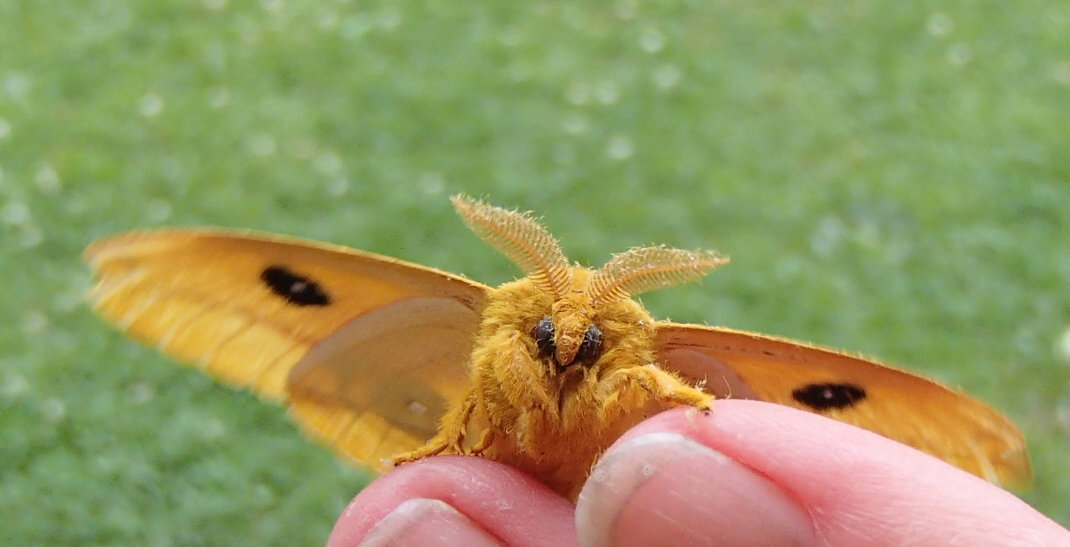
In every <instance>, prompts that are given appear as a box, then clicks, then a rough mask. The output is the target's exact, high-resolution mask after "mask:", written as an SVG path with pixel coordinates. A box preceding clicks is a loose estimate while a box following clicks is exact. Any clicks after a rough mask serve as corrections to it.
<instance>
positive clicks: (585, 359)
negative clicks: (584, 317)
mask: <svg viewBox="0 0 1070 547" xmlns="http://www.w3.org/2000/svg"><path fill="white" fill-rule="evenodd" d="M600 353H602V331H601V330H599V329H598V327H596V326H594V325H591V326H589V327H587V331H586V332H584V333H583V342H580V349H579V351H577V352H576V361H578V362H580V363H588V364H590V363H593V362H594V361H595V359H598V355H599V354H600Z"/></svg>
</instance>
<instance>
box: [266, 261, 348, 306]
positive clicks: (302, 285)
mask: <svg viewBox="0 0 1070 547" xmlns="http://www.w3.org/2000/svg"><path fill="white" fill-rule="evenodd" d="M260 280H261V281H263V282H264V284H265V285H267V286H268V288H269V289H271V292H273V293H275V294H277V295H279V296H281V297H283V298H285V299H286V301H287V302H289V303H290V304H293V305H295V306H329V305H330V304H331V297H330V296H329V295H328V294H327V293H326V292H325V291H324V290H323V288H322V287H320V286H319V283H316V282H315V281H313V280H311V279H309V278H308V277H305V276H303V275H299V274H296V273H294V272H293V271H291V270H290V269H288V268H286V267H285V266H268V267H267V268H264V271H262V272H260Z"/></svg>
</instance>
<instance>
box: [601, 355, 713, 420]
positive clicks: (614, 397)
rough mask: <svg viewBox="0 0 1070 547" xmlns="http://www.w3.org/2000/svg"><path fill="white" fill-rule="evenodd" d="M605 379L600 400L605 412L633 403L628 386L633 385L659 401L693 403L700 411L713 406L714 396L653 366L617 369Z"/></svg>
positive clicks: (634, 402)
mask: <svg viewBox="0 0 1070 547" xmlns="http://www.w3.org/2000/svg"><path fill="white" fill-rule="evenodd" d="M608 380H609V383H607V384H606V385H605V386H606V387H605V388H602V389H600V391H601V392H602V393H603V394H604V397H603V403H602V408H603V411H604V412H605V411H609V410H610V409H612V408H613V407H622V406H623V407H630V406H633V405H635V404H636V402H637V401H635V399H634V397H635V395H636V394H635V391H634V389H631V388H632V387H633V386H638V387H640V388H642V389H643V390H644V391H646V392H647V393H649V394H650V395H653V396H654V398H655V399H657V400H658V401H659V402H662V403H669V404H673V405H678V406H685V405H686V406H693V407H695V408H697V409H699V410H710V409H711V408H713V395H710V394H709V393H706V392H704V391H702V390H699V389H696V388H695V387H693V386H691V385H689V384H688V383H687V382H684V381H683V380H681V379H679V378H677V377H676V376H675V375H673V374H672V373H669V372H666V371H664V370H662V369H660V368H658V367H657V366H655V365H647V366H642V367H631V368H627V369H623V370H618V371H616V372H614V373H613V374H612V375H610V376H609V378H608Z"/></svg>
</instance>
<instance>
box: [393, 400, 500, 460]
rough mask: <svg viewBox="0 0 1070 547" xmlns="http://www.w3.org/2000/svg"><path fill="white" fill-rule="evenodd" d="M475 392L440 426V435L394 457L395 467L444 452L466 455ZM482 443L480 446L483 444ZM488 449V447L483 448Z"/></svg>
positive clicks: (474, 403)
mask: <svg viewBox="0 0 1070 547" xmlns="http://www.w3.org/2000/svg"><path fill="white" fill-rule="evenodd" d="M476 402H477V401H476V395H475V392H470V393H469V394H468V396H467V397H465V398H464V401H462V402H461V404H460V405H459V406H455V407H453V408H452V409H451V410H450V411H449V412H447V413H446V415H445V416H443V417H442V423H440V424H439V426H438V433H437V434H435V436H434V437H431V440H429V441H427V444H425V445H423V446H421V447H419V448H417V449H416V450H412V451H409V452H405V453H404V454H398V455H397V456H394V465H400V464H403V463H408V462H412V461H416V460H420V459H423V458H427V457H430V456H437V455H439V454H441V453H443V452H445V453H447V454H464V447H463V443H464V435H465V431H466V430H467V429H468V419H469V418H471V417H472V411H473V410H475V408H476ZM482 441H483V440H481V441H480V445H482V444H483V442H482ZM483 449H486V447H483Z"/></svg>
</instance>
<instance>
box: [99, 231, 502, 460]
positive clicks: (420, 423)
mask: <svg viewBox="0 0 1070 547" xmlns="http://www.w3.org/2000/svg"><path fill="white" fill-rule="evenodd" d="M85 257H86V260H87V261H88V262H89V264H90V267H91V268H92V269H93V271H94V273H95V275H96V276H97V278H98V284H97V286H96V287H94V289H93V292H92V294H91V297H92V299H93V301H94V306H95V308H96V310H97V312H98V313H100V314H101V315H102V316H104V317H105V318H106V319H108V320H109V321H111V322H112V323H114V324H115V325H117V326H118V327H119V328H120V329H121V330H123V331H124V332H126V333H127V334H129V335H131V336H133V337H135V338H137V339H139V340H141V341H143V342H146V343H148V344H151V345H154V346H156V347H157V348H158V349H159V350H160V351H162V352H163V353H166V354H168V355H170V356H172V357H175V358H177V359H179V360H181V361H185V362H187V363H190V364H194V365H196V366H199V367H201V368H203V369H205V370H206V371H207V372H209V373H210V374H212V375H213V376H216V377H217V378H219V379H220V380H223V381H225V382H227V383H230V384H233V385H237V386H240V387H247V388H250V389H252V390H253V391H255V392H256V393H258V394H259V395H261V396H264V397H267V398H269V399H274V400H277V401H285V402H287V403H288V404H289V406H290V409H291V411H292V413H293V414H294V415H295V416H296V417H297V419H298V420H299V421H300V422H301V423H302V424H303V425H304V426H305V427H306V429H307V430H309V432H310V433H312V434H313V435H314V436H316V437H319V438H321V439H322V440H324V441H326V442H327V443H329V444H331V445H333V446H335V447H336V448H337V449H339V450H340V451H341V452H343V453H346V454H348V455H350V456H352V457H354V458H356V459H358V460H361V461H363V462H365V463H367V464H369V465H371V466H372V467H378V468H383V467H384V466H383V465H382V460H383V458H386V457H389V456H391V455H393V454H396V453H398V452H404V451H409V450H413V449H415V448H417V447H419V446H420V445H422V444H423V443H424V442H426V441H427V439H429V438H430V437H432V436H433V435H434V434H435V432H436V430H437V421H438V418H439V417H440V416H441V415H442V414H443V413H444V412H445V409H446V407H447V406H448V405H449V404H450V403H451V402H452V401H453V400H455V399H460V398H462V397H463V396H464V395H465V393H466V391H467V388H468V377H467V367H466V365H467V363H468V359H469V355H468V354H469V351H470V350H471V344H472V337H473V335H474V332H475V329H476V326H477V325H478V323H479V317H480V312H481V310H482V307H483V305H484V302H485V299H486V293H487V291H488V290H489V288H488V287H486V286H484V285H482V284H479V283H476V282H474V281H471V280H468V279H465V278H462V277H460V276H456V275H452V274H448V273H445V272H441V271H438V270H434V269H431V268H427V267H424V266H420V265H417V264H411V263H407V262H403V261H400V260H397V259H394V258H390V257H386V256H381V255H376V254H373V253H367V252H362V251H357V250H354V249H348V248H345V247H340V246H336V245H327V244H323V243H317V242H312V241H303V240H297V239H292V238H285V237H280V236H272V235H259V234H252V233H248V232H232V231H222V230H181V229H180V230H161V231H150V232H133V233H128V234H122V235H119V236H115V237H112V238H108V239H105V240H102V241H98V242H96V243H94V244H93V245H92V246H90V248H89V249H87V250H86V253H85Z"/></svg>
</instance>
